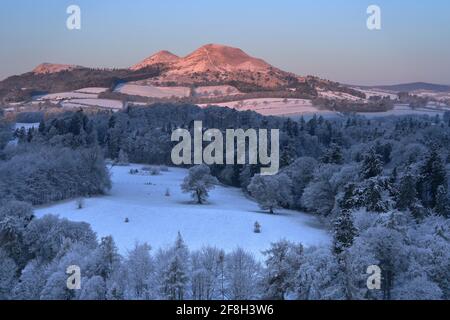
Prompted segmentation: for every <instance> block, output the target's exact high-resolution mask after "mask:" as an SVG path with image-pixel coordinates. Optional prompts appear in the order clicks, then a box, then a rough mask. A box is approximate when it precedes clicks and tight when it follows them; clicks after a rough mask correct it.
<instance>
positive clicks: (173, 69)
mask: <svg viewBox="0 0 450 320" xmlns="http://www.w3.org/2000/svg"><path fill="white" fill-rule="evenodd" d="M155 64H164V65H165V72H163V74H162V75H161V76H160V77H158V78H157V79H154V80H155V82H159V83H168V82H176V83H180V84H195V83H208V82H210V83H211V82H213V83H223V82H229V81H240V82H245V83H251V84H254V85H257V86H261V87H265V88H273V87H278V86H283V85H287V84H288V83H289V81H293V80H294V79H300V80H303V78H300V77H298V76H296V75H294V74H292V73H289V72H285V71H282V70H280V69H278V68H275V67H273V66H272V65H270V64H269V63H267V62H265V61H264V60H262V59H258V58H255V57H252V56H250V55H248V54H247V53H245V52H244V51H242V50H241V49H239V48H233V47H229V46H224V45H219V44H207V45H205V46H202V47H200V48H198V49H197V50H195V51H194V52H192V53H191V54H189V55H187V56H185V57H178V56H176V55H175V54H172V53H170V52H168V51H160V52H158V53H156V54H154V55H152V56H150V57H148V58H147V59H145V60H143V61H142V62H140V63H138V64H136V65H134V66H132V67H131V68H130V69H131V70H139V69H141V68H146V67H149V66H152V65H155Z"/></svg>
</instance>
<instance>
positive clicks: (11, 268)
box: [0, 248, 17, 300]
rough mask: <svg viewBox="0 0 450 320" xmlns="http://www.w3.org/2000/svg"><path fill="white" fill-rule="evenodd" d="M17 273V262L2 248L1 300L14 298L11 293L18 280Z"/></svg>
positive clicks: (0, 259)
mask: <svg viewBox="0 0 450 320" xmlns="http://www.w3.org/2000/svg"><path fill="white" fill-rule="evenodd" d="M16 274H17V265H16V263H15V262H14V260H13V259H11V258H10V257H8V255H7V253H6V252H5V251H4V250H3V249H1V248H0V300H6V299H9V298H12V297H11V296H10V293H11V291H12V289H13V287H14V285H15V282H16V281H17V279H16Z"/></svg>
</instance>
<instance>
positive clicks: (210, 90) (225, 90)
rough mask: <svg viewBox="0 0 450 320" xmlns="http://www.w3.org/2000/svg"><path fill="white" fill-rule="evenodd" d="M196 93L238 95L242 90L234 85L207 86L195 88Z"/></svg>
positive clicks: (207, 95)
mask: <svg viewBox="0 0 450 320" xmlns="http://www.w3.org/2000/svg"><path fill="white" fill-rule="evenodd" d="M195 94H196V95H197V96H201V97H222V96H236V95H239V94H241V92H240V91H239V90H238V89H236V88H235V87H233V86H229V85H222V86H205V87H198V88H195Z"/></svg>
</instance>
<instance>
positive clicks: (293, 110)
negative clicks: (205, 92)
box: [199, 98, 334, 116]
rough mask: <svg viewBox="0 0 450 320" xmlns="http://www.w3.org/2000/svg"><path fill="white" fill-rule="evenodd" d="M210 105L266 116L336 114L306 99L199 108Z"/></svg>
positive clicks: (250, 100)
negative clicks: (319, 107)
mask: <svg viewBox="0 0 450 320" xmlns="http://www.w3.org/2000/svg"><path fill="white" fill-rule="evenodd" d="M208 105H215V106H222V107H229V108H233V109H236V110H239V111H244V110H251V111H255V112H258V113H260V114H262V115H266V116H288V115H289V116H295V115H313V114H316V113H317V114H334V112H333V111H327V110H319V109H318V108H317V107H315V106H313V105H312V103H311V100H306V99H283V98H258V99H247V100H241V101H232V102H223V103H211V104H201V105H199V106H200V107H206V106H208Z"/></svg>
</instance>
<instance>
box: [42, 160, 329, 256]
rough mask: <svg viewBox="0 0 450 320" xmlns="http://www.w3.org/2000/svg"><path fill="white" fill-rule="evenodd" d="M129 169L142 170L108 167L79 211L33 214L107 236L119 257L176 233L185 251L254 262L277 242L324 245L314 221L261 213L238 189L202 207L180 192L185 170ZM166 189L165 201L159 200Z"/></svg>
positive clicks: (58, 207) (64, 208) (217, 194)
mask: <svg viewBox="0 0 450 320" xmlns="http://www.w3.org/2000/svg"><path fill="white" fill-rule="evenodd" d="M132 168H136V169H141V168H142V166H141V165H131V166H127V167H113V168H112V182H113V187H112V189H111V191H110V193H109V194H108V195H106V196H100V197H95V198H90V199H85V200H84V202H85V206H84V208H83V209H77V205H76V201H75V200H73V201H67V202H63V203H59V204H55V205H52V206H48V207H40V208H36V211H35V213H36V215H37V216H39V217H41V216H43V215H45V214H56V215H59V216H61V217H66V218H68V219H70V220H73V221H85V222H88V223H90V224H91V226H92V228H93V230H94V231H96V232H97V234H98V235H99V236H106V235H112V236H113V237H114V239H115V241H116V243H117V245H118V247H119V250H120V252H121V253H126V252H127V250H129V249H132V247H133V246H134V243H135V242H136V241H139V242H141V243H142V242H147V243H148V244H150V245H151V246H152V247H153V248H160V247H164V246H166V245H170V244H172V243H173V241H174V240H175V238H176V235H177V232H178V231H180V232H181V234H182V236H183V238H184V239H185V241H186V243H187V244H188V245H189V247H190V248H191V249H198V248H201V247H202V246H205V245H212V246H217V247H218V248H223V249H225V250H226V251H230V250H233V249H235V248H236V247H242V248H245V249H246V250H248V251H251V252H253V253H254V254H255V256H256V257H258V258H262V254H261V250H265V249H267V248H268V247H269V246H270V243H271V242H274V241H277V240H280V239H282V238H284V239H287V240H290V241H294V242H301V243H303V244H304V245H306V246H309V245H320V244H326V243H329V241H330V238H329V235H328V233H327V232H326V231H325V230H324V229H322V228H321V226H320V224H319V222H318V221H317V219H316V218H315V217H313V216H310V215H307V214H304V213H300V212H295V211H290V210H279V212H278V214H276V215H271V214H268V213H265V212H263V211H261V210H260V209H259V207H258V205H257V204H256V203H255V202H253V201H252V200H250V199H248V198H247V197H245V195H244V194H243V193H242V191H241V190H240V189H237V188H231V187H223V186H218V187H216V189H215V190H213V191H212V192H211V195H210V199H209V203H208V204H205V205H197V204H193V203H192V202H191V198H190V195H189V194H185V193H182V192H181V189H180V184H181V181H182V180H183V178H184V177H185V175H186V174H187V170H185V169H179V168H170V169H169V170H170V171H169V172H162V174H161V175H158V176H150V175H148V174H147V175H144V174H138V175H130V174H129V170H130V169H132ZM148 183H151V184H148ZM167 189H169V190H170V196H169V197H168V196H166V195H165V194H166V190H167ZM126 218H128V219H129V222H128V223H125V219H126ZM256 221H258V222H259V223H260V224H261V226H262V232H261V233H259V234H257V233H254V232H253V226H254V223H255V222H256Z"/></svg>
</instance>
